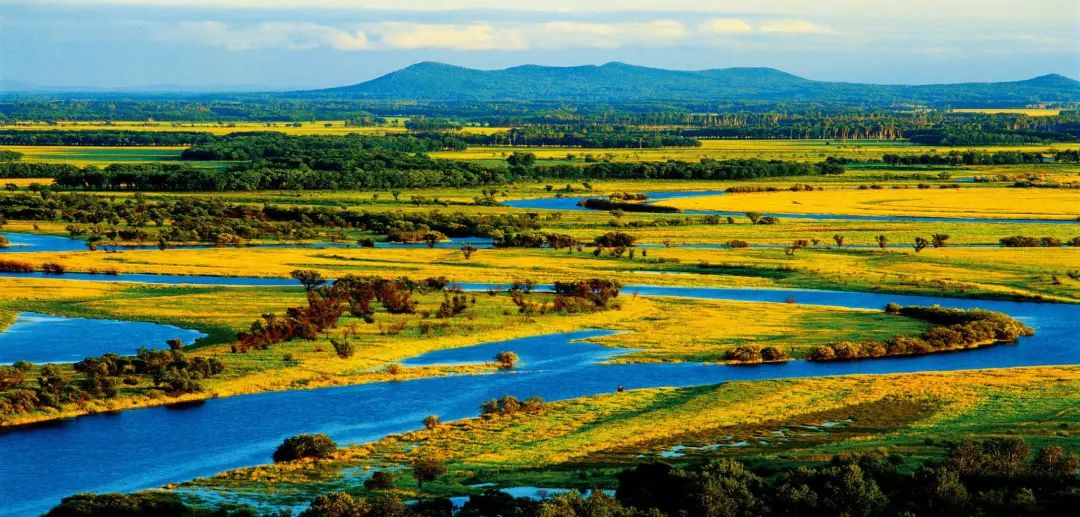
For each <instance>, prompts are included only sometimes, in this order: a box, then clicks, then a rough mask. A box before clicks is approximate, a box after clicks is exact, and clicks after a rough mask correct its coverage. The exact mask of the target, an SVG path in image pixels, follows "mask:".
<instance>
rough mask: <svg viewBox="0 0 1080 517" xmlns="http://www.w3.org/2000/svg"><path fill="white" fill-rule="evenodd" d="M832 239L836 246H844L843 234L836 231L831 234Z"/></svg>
mask: <svg viewBox="0 0 1080 517" xmlns="http://www.w3.org/2000/svg"><path fill="white" fill-rule="evenodd" d="M832 239H833V240H834V241H836V247H837V248H843V247H844V236H843V235H840V234H839V233H837V234H835V235H833V236H832Z"/></svg>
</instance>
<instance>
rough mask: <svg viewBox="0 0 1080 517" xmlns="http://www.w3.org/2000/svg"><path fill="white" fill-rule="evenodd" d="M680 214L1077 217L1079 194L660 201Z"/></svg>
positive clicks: (898, 193)
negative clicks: (676, 209)
mask: <svg viewBox="0 0 1080 517" xmlns="http://www.w3.org/2000/svg"><path fill="white" fill-rule="evenodd" d="M659 204H662V205H667V206H675V207H679V208H682V209H684V210H720V211H732V212H745V211H757V212H766V213H785V212H790V213H807V214H845V215H908V216H922V217H991V218H993V217H998V218H1008V219H1044V218H1050V219H1074V218H1076V217H1080V190H1068V189H1036V188H1032V189H1018V188H960V189H936V188H935V189H914V188H907V189H890V188H886V189H881V190H872V189H867V190H856V189H848V190H844V191H843V192H837V191H835V190H826V191H814V192H790V191H784V192H761V193H747V194H729V195H725V196H704V197H696V198H684V199H674V200H671V201H661V202H660V203H659Z"/></svg>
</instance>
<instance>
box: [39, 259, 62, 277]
mask: <svg viewBox="0 0 1080 517" xmlns="http://www.w3.org/2000/svg"><path fill="white" fill-rule="evenodd" d="M66 271H67V268H66V267H64V265H63V264H57V263H56V262H46V263H44V264H42V265H41V272H42V273H45V274H47V275H62V274H64V272H66Z"/></svg>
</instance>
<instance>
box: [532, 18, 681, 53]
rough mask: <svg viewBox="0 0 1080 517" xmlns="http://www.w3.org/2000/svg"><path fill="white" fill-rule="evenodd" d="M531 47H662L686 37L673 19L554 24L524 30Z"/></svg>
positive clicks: (679, 24)
mask: <svg viewBox="0 0 1080 517" xmlns="http://www.w3.org/2000/svg"><path fill="white" fill-rule="evenodd" d="M524 32H525V33H526V34H527V35H528V36H527V37H528V39H529V41H530V43H531V45H532V46H533V47H535V48H544V49H560V48H573V47H590V48H617V47H622V46H634V45H641V44H645V43H648V44H664V43H667V42H674V41H678V40H681V39H682V38H683V37H685V36H686V28H685V27H684V26H683V24H681V23H679V22H677V21H674V20H655V21H650V22H624V23H584V22H567V21H557V22H548V23H544V24H541V25H539V26H534V27H529V28H527V29H526V30H525V31H524Z"/></svg>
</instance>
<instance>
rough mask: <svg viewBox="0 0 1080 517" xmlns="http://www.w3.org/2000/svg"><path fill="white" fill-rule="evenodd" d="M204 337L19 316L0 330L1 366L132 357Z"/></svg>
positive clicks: (152, 326) (154, 326)
mask: <svg viewBox="0 0 1080 517" xmlns="http://www.w3.org/2000/svg"><path fill="white" fill-rule="evenodd" d="M203 337H206V334H203V333H202V332H199V331H197V330H188V329H182V328H180V327H174V326H172V325H163V324H161V323H148V322H143V321H119V320H108V319H95V318H72V317H67V316H53V315H51V314H39V313H36V312H22V313H19V315H18V316H17V317H16V318H15V322H14V323H12V324H11V326H9V327H8V328H6V329H3V330H0V364H11V363H14V362H15V361H30V362H32V363H64V362H75V361H80V360H82V359H83V358H85V357H90V356H98V355H102V354H104V353H106V352H116V353H118V354H121V355H134V354H135V352H136V351H137V350H138V349H139V348H141V347H144V346H145V347H147V348H167V345H166V344H165V342H166V341H167V340H169V339H180V340H181V341H183V343H184V344H185V345H190V344H192V343H194V342H195V340H197V339H200V338H203Z"/></svg>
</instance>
